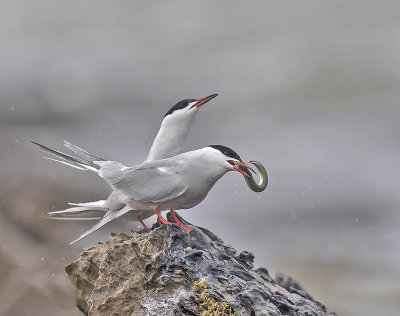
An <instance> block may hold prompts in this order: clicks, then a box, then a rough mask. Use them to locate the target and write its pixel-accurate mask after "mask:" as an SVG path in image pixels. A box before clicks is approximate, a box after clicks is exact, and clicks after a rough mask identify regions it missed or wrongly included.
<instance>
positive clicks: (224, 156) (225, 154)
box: [208, 145, 251, 177]
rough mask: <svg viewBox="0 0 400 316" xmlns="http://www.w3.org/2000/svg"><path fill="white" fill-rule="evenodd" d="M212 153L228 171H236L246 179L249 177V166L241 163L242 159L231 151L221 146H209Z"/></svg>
mask: <svg viewBox="0 0 400 316" xmlns="http://www.w3.org/2000/svg"><path fill="white" fill-rule="evenodd" d="M208 147H209V148H211V149H212V150H213V151H214V154H215V156H216V159H218V161H220V162H221V163H222V164H223V165H224V167H225V168H227V169H228V170H236V171H238V172H240V173H241V174H243V175H244V176H246V177H251V176H250V175H249V171H248V168H249V166H248V165H247V164H246V163H244V162H243V161H242V158H240V156H239V155H238V153H237V152H236V151H234V150H233V149H231V148H229V147H226V146H223V145H210V146H208Z"/></svg>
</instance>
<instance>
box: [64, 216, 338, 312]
mask: <svg viewBox="0 0 400 316" xmlns="http://www.w3.org/2000/svg"><path fill="white" fill-rule="evenodd" d="M168 217H169V214H168ZM169 220H171V218H170V217H169ZM182 221H183V222H184V220H183V219H182ZM192 227H193V228H194V230H193V231H192V232H191V233H190V235H188V234H186V232H185V231H184V230H183V229H181V228H178V227H175V226H172V227H171V226H165V225H163V226H162V227H159V228H156V229H154V230H153V231H151V232H139V233H133V234H132V235H131V236H127V235H125V234H116V235H112V236H111V237H109V239H108V240H107V242H106V243H104V244H101V243H99V244H96V245H95V246H93V247H91V248H88V249H86V250H84V252H83V253H82V254H81V255H80V256H79V258H78V259H76V260H75V261H73V262H72V263H70V264H69V265H68V266H67V267H66V271H67V273H68V275H69V277H70V279H71V281H72V283H73V285H74V288H75V291H76V295H77V306H78V308H79V309H80V310H81V311H82V312H84V313H85V314H87V315H120V316H124V315H132V316H133V315H137V316H139V315H154V316H161V315H204V316H206V315H257V316H261V315H304V316H311V315H321V316H322V315H334V313H332V312H329V311H328V310H327V309H326V308H325V306H324V305H322V304H321V303H319V302H317V301H315V300H313V299H312V297H311V296H310V295H309V294H308V293H307V292H306V291H305V290H304V289H303V288H302V287H301V285H300V284H299V283H298V282H296V281H295V280H293V279H291V278H290V277H286V276H284V275H280V276H279V278H278V280H277V281H278V282H277V281H275V280H273V279H272V278H271V277H270V275H269V274H268V271H267V270H266V269H265V268H258V269H253V260H254V255H253V254H252V253H250V252H247V251H244V252H242V253H239V254H238V253H236V251H235V249H233V248H232V247H231V246H229V245H227V244H225V243H224V242H223V241H222V240H221V239H219V238H218V237H217V236H216V235H214V234H213V233H211V232H210V231H208V230H207V229H204V228H201V227H196V226H192Z"/></svg>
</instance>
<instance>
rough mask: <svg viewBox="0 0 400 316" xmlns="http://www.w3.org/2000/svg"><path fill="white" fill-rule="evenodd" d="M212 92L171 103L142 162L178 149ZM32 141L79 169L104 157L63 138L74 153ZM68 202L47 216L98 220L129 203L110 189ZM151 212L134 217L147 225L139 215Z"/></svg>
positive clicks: (86, 168)
mask: <svg viewBox="0 0 400 316" xmlns="http://www.w3.org/2000/svg"><path fill="white" fill-rule="evenodd" d="M216 96H218V94H211V95H209V96H206V97H203V98H200V99H197V100H196V99H185V100H181V101H179V102H178V103H176V104H175V105H174V106H173V107H171V108H170V109H169V111H168V112H167V113H166V114H165V116H164V118H163V120H162V122H161V126H160V129H159V131H158V133H157V136H156V137H155V139H154V141H153V144H152V146H151V148H150V152H149V154H148V156H147V158H146V160H145V161H144V162H150V161H154V160H159V159H164V158H168V157H171V156H174V155H177V154H180V153H182V151H183V144H184V142H185V139H186V136H187V134H188V132H189V129H190V127H191V125H192V124H193V121H194V119H195V117H196V114H197V113H198V110H199V109H200V108H201V107H202V106H203V105H204V104H205V103H207V102H209V101H210V100H212V99H213V98H215V97H216ZM33 143H34V144H36V145H38V146H39V147H41V148H42V149H43V150H45V151H47V152H50V153H52V154H54V155H56V156H57V157H58V158H61V159H62V161H60V160H56V159H53V158H47V157H46V158H47V159H50V160H55V161H58V162H61V163H63V164H66V165H68V166H71V167H74V168H77V169H80V170H85V171H91V172H95V173H96V171H95V170H96V168H97V167H98V166H97V165H95V164H94V161H106V160H105V159H103V158H99V157H96V156H94V155H92V154H90V153H88V152H87V151H85V150H83V149H81V148H79V147H78V146H75V145H73V144H71V143H69V142H67V141H64V146H65V147H67V148H68V149H69V150H71V151H72V152H73V153H74V154H75V156H76V157H74V156H70V155H67V154H64V153H62V152H59V151H56V150H53V149H51V148H49V147H46V146H44V145H41V144H39V143H37V142H33ZM82 164H83V165H85V167H82ZM69 204H70V205H73V206H74V207H71V208H68V209H65V210H62V211H53V212H48V213H47V214H48V216H49V217H50V218H52V219H62V220H99V219H101V218H102V217H103V216H104V214H105V213H106V212H107V211H108V210H115V209H120V210H121V213H122V212H125V211H129V210H127V208H129V207H128V206H126V205H124V204H123V203H121V201H120V200H119V199H118V197H117V196H116V194H115V192H112V193H111V194H110V196H109V197H108V199H107V200H100V201H95V202H86V203H69ZM142 213H143V212H142ZM153 214H154V213H153V212H147V213H146V212H144V213H143V214H138V217H137V218H138V220H139V222H140V223H141V224H142V226H143V227H144V228H145V229H149V228H148V227H147V226H146V224H145V223H144V222H143V217H144V218H147V217H150V216H151V215H153Z"/></svg>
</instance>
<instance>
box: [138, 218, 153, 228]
mask: <svg viewBox="0 0 400 316" xmlns="http://www.w3.org/2000/svg"><path fill="white" fill-rule="evenodd" d="M138 220H139V222H140V224H142V226H143V229H145V230H151V228H149V227H148V226H147V225H146V224H145V223H144V222H143V217H142V215H139V216H138Z"/></svg>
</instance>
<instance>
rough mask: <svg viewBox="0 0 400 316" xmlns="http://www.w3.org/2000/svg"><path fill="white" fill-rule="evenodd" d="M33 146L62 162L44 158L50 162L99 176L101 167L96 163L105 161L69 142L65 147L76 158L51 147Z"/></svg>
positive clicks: (65, 142) (65, 143)
mask: <svg viewBox="0 0 400 316" xmlns="http://www.w3.org/2000/svg"><path fill="white" fill-rule="evenodd" d="M31 142H32V143H33V144H35V145H37V146H39V147H40V148H41V149H42V150H44V151H46V152H48V153H50V154H52V155H55V156H56V157H57V158H60V159H61V160H58V159H54V158H49V157H44V158H46V159H49V160H53V161H57V162H60V163H62V164H64V165H67V166H70V167H73V168H76V169H79V170H84V171H89V172H92V173H95V174H99V169H100V166H99V165H97V164H96V163H95V161H105V159H103V158H99V157H96V156H94V155H92V154H90V153H88V152H87V151H85V150H83V149H81V148H79V147H78V146H75V145H73V144H71V143H69V142H67V141H64V146H65V147H67V148H68V149H69V150H71V151H72V152H73V153H74V154H75V156H71V155H68V154H65V153H63V152H60V151H57V150H54V149H51V148H49V147H46V146H44V145H42V144H39V143H37V142H34V141H31Z"/></svg>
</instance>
